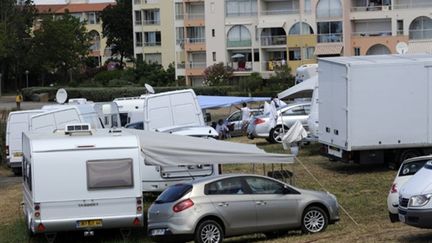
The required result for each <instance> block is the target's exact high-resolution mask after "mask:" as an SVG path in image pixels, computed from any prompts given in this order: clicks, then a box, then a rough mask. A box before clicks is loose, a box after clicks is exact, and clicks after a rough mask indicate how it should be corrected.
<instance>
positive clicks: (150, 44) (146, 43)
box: [144, 41, 161, 46]
mask: <svg viewBox="0 0 432 243" xmlns="http://www.w3.org/2000/svg"><path fill="white" fill-rule="evenodd" d="M160 45H161V42H160V41H159V42H144V46H160Z"/></svg>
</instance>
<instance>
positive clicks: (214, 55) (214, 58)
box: [212, 52, 216, 62]
mask: <svg viewBox="0 0 432 243" xmlns="http://www.w3.org/2000/svg"><path fill="white" fill-rule="evenodd" d="M212 56H213V62H216V52H213V53H212Z"/></svg>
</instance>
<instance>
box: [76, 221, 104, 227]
mask: <svg viewBox="0 0 432 243" xmlns="http://www.w3.org/2000/svg"><path fill="white" fill-rule="evenodd" d="M94 227H102V219H94V220H80V221H78V222H77V228H94Z"/></svg>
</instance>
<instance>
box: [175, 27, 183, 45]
mask: <svg viewBox="0 0 432 243" xmlns="http://www.w3.org/2000/svg"><path fill="white" fill-rule="evenodd" d="M183 43H184V28H183V27H176V44H177V45H183Z"/></svg>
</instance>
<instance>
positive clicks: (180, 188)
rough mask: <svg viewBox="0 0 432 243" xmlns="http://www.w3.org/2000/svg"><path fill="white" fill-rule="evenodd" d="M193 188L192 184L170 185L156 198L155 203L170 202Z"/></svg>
mask: <svg viewBox="0 0 432 243" xmlns="http://www.w3.org/2000/svg"><path fill="white" fill-rule="evenodd" d="M191 189H192V185H190V184H177V185H174V186H170V187H168V188H167V189H165V191H163V192H162V194H160V195H159V197H158V198H157V199H156V201H155V203H170V202H174V201H177V200H179V199H180V198H181V197H183V196H184V195H185V194H186V193H188V192H189V191H190V190H191Z"/></svg>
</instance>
